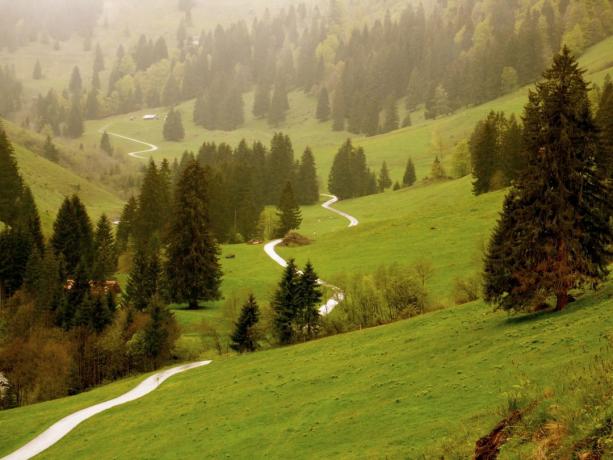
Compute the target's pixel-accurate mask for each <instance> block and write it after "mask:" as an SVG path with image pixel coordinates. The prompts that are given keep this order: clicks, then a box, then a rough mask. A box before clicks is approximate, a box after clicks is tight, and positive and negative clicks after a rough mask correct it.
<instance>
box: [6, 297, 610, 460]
mask: <svg viewBox="0 0 613 460" xmlns="http://www.w3.org/2000/svg"><path fill="white" fill-rule="evenodd" d="M611 307H613V290H612V289H611V286H608V287H606V288H605V289H603V290H602V291H600V292H598V293H595V294H589V295H586V296H585V297H584V298H582V299H580V300H579V301H578V302H576V303H574V304H572V305H571V306H570V307H569V308H568V310H567V311H565V312H563V313H561V314H541V315H536V316H531V317H518V318H513V317H508V316H507V315H506V314H503V313H494V312H492V311H491V308H490V307H486V306H484V305H483V304H482V303H480V302H477V303H473V304H468V305H464V306H461V307H456V308H451V309H447V310H442V311H437V312H434V313H430V314H426V315H423V316H421V317H417V318H414V319H411V320H406V321H402V322H399V323H395V324H391V325H388V326H384V327H378V328H373V329H367V330H362V331H357V332H353V333H349V334H344V335H340V336H335V337H330V338H327V339H322V340H317V341H314V342H310V343H307V344H304V345H297V346H293V347H288V348H282V349H275V350H270V351H266V352H261V353H257V354H254V355H249V356H235V357H230V358H225V359H221V360H218V361H215V362H213V364H211V365H210V366H208V367H205V368H201V369H197V370H193V371H190V372H188V373H186V374H182V375H179V376H176V377H173V379H171V380H169V381H168V382H167V383H164V384H163V385H162V386H161V387H160V388H159V389H158V390H156V391H155V392H154V393H152V394H150V395H148V396H146V397H144V398H143V399H141V400H138V401H135V402H132V403H129V404H127V405H124V406H121V407H118V408H115V409H112V410H111V411H109V412H107V413H104V414H101V415H98V416H96V417H95V418H94V419H91V420H89V421H87V422H85V423H83V424H82V425H81V426H79V427H78V428H77V429H76V430H75V431H74V432H73V433H72V434H70V435H69V436H68V437H66V438H65V439H64V440H62V441H60V442H59V443H58V444H57V445H56V446H54V447H52V448H51V449H50V450H49V451H47V452H46V453H45V454H43V455H42V458H58V457H70V458H92V457H96V458H118V457H121V458H127V457H130V458H199V457H202V456H206V457H210V458H220V457H231V458H271V457H274V458H279V457H288V456H291V457H292V458H313V457H319V458H329V457H339V456H340V457H344V458H348V457H362V458H364V457H366V458H372V457H377V458H383V457H388V458H416V456H417V455H418V454H424V453H425V454H426V457H428V454H427V453H428V452H429V449H431V448H433V446H436V445H438V444H439V443H440V442H441V441H443V439H444V438H445V437H449V436H451V437H455V436H456V434H457V432H459V431H462V432H464V431H466V432H467V434H468V435H469V436H470V439H471V440H472V442H474V441H475V440H476V439H477V438H478V437H480V436H481V435H483V434H485V433H486V432H487V431H489V429H490V428H491V427H492V426H493V425H494V424H495V422H496V421H497V420H498V419H499V418H500V414H499V412H498V409H499V408H501V407H503V406H506V404H507V398H508V396H507V395H506V393H507V392H511V391H513V390H514V388H515V386H516V385H518V384H519V383H520V382H522V381H525V380H530V381H532V382H534V383H535V384H539V385H551V384H552V382H555V381H557V380H560V379H562V378H563V377H562V375H561V374H562V373H563V372H565V371H566V369H567V366H568V365H570V364H576V365H580V364H582V363H585V362H586V360H587V359H588V358H589V357H590V356H592V355H594V354H595V353H597V352H598V351H599V349H600V348H601V346H602V345H603V344H604V341H603V337H604V335H605V333H607V332H611V331H612V330H613V317H611V315H610V310H611ZM477 369H478V372H477ZM125 386H126V382H120V383H116V384H112V385H109V386H107V387H105V388H102V389H99V390H94V391H92V392H89V393H86V394H84V395H79V396H75V397H72V398H66V399H62V400H57V401H53V402H49V403H45V404H39V405H34V406H30V407H26V408H22V409H16V410H11V411H8V412H2V413H0V426H2V428H3V430H1V432H2V435H1V437H0V443H1V444H0V453H7V452H9V451H10V450H11V448H14V447H16V446H17V445H19V444H20V442H22V441H23V440H24V437H27V435H28V434H30V433H32V432H35V431H37V430H40V429H42V427H43V426H45V425H48V424H50V423H51V422H52V421H55V420H56V419H57V417H59V415H60V414H65V413H68V412H70V411H71V410H74V408H76V407H81V406H82V405H84V403H85V401H86V400H87V401H93V400H99V399H101V398H102V397H104V396H110V395H114V394H117V393H119V392H120V391H122V390H124V389H125Z"/></svg>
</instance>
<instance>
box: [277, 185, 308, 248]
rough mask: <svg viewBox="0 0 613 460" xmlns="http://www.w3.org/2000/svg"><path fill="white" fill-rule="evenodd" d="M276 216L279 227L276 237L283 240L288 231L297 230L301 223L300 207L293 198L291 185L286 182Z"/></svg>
mask: <svg viewBox="0 0 613 460" xmlns="http://www.w3.org/2000/svg"><path fill="white" fill-rule="evenodd" d="M277 216H278V217H279V227H278V228H277V231H276V233H277V236H278V237H279V238H283V237H284V236H285V235H286V234H287V232H289V231H290V230H294V229H297V228H298V227H300V224H301V223H302V213H301V212H300V206H298V203H297V202H296V199H295V198H294V191H293V189H292V183H291V182H289V181H288V182H286V183H285V187H284V188H283V192H282V193H281V200H280V201H279V205H278V206H277Z"/></svg>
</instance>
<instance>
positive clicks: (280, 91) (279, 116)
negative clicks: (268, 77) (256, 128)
mask: <svg viewBox="0 0 613 460" xmlns="http://www.w3.org/2000/svg"><path fill="white" fill-rule="evenodd" d="M288 109H289V102H288V100H287V89H286V88H285V81H284V80H283V79H282V78H280V79H278V80H277V82H276V83H275V88H274V91H273V93H272V99H271V101H270V109H269V111H268V123H270V124H271V125H272V126H278V125H279V124H280V123H281V122H282V121H284V120H285V115H286V113H287V111H288Z"/></svg>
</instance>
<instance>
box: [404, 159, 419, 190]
mask: <svg viewBox="0 0 613 460" xmlns="http://www.w3.org/2000/svg"><path fill="white" fill-rule="evenodd" d="M415 181H417V176H416V175H415V165H414V164H413V159H412V158H409V159H408V160H407V166H406V168H405V170H404V176H402V185H403V186H404V187H410V186H411V185H413V184H414V183H415Z"/></svg>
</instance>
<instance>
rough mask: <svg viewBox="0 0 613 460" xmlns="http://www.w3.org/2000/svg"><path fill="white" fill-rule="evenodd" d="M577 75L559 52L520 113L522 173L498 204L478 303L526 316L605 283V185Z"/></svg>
mask: <svg viewBox="0 0 613 460" xmlns="http://www.w3.org/2000/svg"><path fill="white" fill-rule="evenodd" d="M583 73H584V72H583V71H582V70H580V69H579V67H578V64H577V61H576V60H575V58H573V57H572V56H571V54H570V51H569V50H568V49H567V48H566V47H565V48H564V49H563V51H562V52H561V54H558V55H556V56H555V57H554V61H553V65H552V67H551V68H550V69H548V70H547V71H545V73H544V74H543V77H544V80H543V81H542V82H540V83H538V84H537V85H536V90H535V91H531V92H530V94H529V102H528V104H527V105H526V107H525V109H524V116H523V119H524V137H523V138H524V147H525V151H526V153H527V155H528V166H527V167H526V168H525V169H524V171H523V173H522V174H521V175H520V177H519V178H518V179H517V181H516V182H515V183H514V186H513V187H512V189H511V191H510V192H509V194H508V196H507V197H506V199H505V202H504V206H503V212H502V215H501V217H500V220H499V221H498V224H497V227H496V229H495V231H494V233H493V235H492V239H491V241H490V244H489V247H488V250H487V256H486V260H485V269H484V279H485V289H484V291H485V300H486V301H488V302H490V303H493V304H497V305H498V306H499V307H500V308H503V309H505V310H518V311H521V310H527V309H531V308H535V307H537V306H539V305H540V304H542V303H543V302H545V301H546V300H547V298H548V297H549V296H555V298H556V310H562V309H563V308H564V307H565V306H566V305H567V303H568V301H569V294H568V292H569V290H571V289H573V288H579V287H582V286H586V285H587V286H593V285H595V284H596V283H598V282H600V281H602V280H604V279H605V278H606V276H607V274H608V269H607V265H608V264H609V262H610V261H611V255H612V254H611V252H610V245H611V244H612V242H613V234H612V229H611V226H610V225H609V219H610V217H611V214H612V211H613V209H612V203H611V200H610V196H611V188H610V184H608V183H607V181H606V180H604V177H603V175H602V171H601V170H599V169H597V168H596V164H595V156H596V152H597V151H598V148H599V139H598V129H597V128H596V126H595V123H594V120H593V117H592V113H591V110H590V106H589V102H588V94H587V93H588V91H587V84H586V83H585V81H584V79H583Z"/></svg>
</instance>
